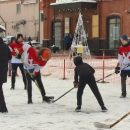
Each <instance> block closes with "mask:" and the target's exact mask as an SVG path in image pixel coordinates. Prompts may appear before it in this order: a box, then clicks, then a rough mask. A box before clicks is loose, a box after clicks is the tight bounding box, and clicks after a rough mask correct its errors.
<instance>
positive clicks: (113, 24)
mask: <svg viewBox="0 0 130 130" xmlns="http://www.w3.org/2000/svg"><path fill="white" fill-rule="evenodd" d="M107 30H108V31H107V36H108V38H107V39H108V48H109V49H117V48H118V47H119V37H120V17H119V16H111V17H108V19H107Z"/></svg>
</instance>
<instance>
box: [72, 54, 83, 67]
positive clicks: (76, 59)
mask: <svg viewBox="0 0 130 130" xmlns="http://www.w3.org/2000/svg"><path fill="white" fill-rule="evenodd" d="M82 63H83V60H82V57H81V56H76V57H75V58H74V64H75V65H76V66H78V65H81V64H82Z"/></svg>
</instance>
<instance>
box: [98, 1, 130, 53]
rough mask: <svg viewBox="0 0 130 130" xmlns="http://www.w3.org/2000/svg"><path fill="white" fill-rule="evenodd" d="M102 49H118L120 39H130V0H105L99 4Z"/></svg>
mask: <svg viewBox="0 0 130 130" xmlns="http://www.w3.org/2000/svg"><path fill="white" fill-rule="evenodd" d="M99 17H100V19H99V20H100V24H99V26H100V27H99V28H100V30H99V32H100V37H99V38H100V48H105V49H110V50H111V49H117V48H118V46H119V37H120V35H122V34H127V35H128V36H129V37H130V29H129V27H128V26H129V25H130V0H105V1H100V2H99Z"/></svg>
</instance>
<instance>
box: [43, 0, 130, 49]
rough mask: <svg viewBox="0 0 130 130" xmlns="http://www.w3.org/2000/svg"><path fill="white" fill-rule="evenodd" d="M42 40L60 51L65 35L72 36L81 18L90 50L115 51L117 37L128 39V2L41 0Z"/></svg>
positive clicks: (114, 0) (129, 9)
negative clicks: (42, 15)
mask: <svg viewBox="0 0 130 130" xmlns="http://www.w3.org/2000/svg"><path fill="white" fill-rule="evenodd" d="M43 3H44V6H43V12H44V16H45V19H44V27H45V28H44V32H45V33H44V34H43V35H44V38H45V39H49V40H50V42H51V44H55V45H57V46H60V48H63V44H64V43H63V40H64V35H65V33H70V34H71V35H73V34H74V31H75V27H76V23H77V19H78V14H79V11H80V12H81V13H82V15H83V22H84V27H85V31H86V33H87V36H88V37H87V38H88V44H89V48H90V50H100V49H107V50H117V48H118V46H119V37H120V35H122V34H127V35H128V36H130V29H129V28H128V25H129V24H130V1H129V0H100V1H97V0H84V1H81V0H77V1H76V0H43Z"/></svg>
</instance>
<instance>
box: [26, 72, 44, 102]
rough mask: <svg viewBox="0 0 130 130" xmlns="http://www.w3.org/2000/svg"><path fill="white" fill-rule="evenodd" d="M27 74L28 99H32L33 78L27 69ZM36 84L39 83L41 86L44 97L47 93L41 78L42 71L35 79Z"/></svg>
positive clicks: (39, 86)
mask: <svg viewBox="0 0 130 130" xmlns="http://www.w3.org/2000/svg"><path fill="white" fill-rule="evenodd" d="M25 74H26V78H27V94H28V100H29V101H30V100H32V78H31V76H30V74H29V73H28V72H26V70H25ZM34 82H35V84H36V85H37V87H38V88H39V90H40V92H41V95H42V98H43V97H44V96H45V95H46V92H45V89H44V86H43V83H42V80H41V73H40V71H39V73H38V75H37V77H36V78H35V80H34Z"/></svg>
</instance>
